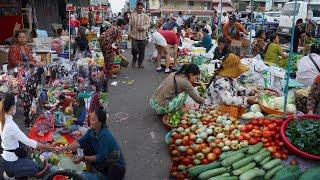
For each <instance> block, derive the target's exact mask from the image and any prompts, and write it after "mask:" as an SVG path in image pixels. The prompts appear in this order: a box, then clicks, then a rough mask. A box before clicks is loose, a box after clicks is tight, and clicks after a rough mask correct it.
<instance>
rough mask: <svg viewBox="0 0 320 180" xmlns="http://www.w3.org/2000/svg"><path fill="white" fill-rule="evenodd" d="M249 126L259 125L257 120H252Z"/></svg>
mask: <svg viewBox="0 0 320 180" xmlns="http://www.w3.org/2000/svg"><path fill="white" fill-rule="evenodd" d="M251 124H253V125H258V124H259V120H258V119H253V120H252V121H251Z"/></svg>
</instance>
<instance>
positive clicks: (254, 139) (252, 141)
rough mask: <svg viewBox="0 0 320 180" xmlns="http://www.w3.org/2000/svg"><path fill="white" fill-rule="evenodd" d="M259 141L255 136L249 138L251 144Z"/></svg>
mask: <svg viewBox="0 0 320 180" xmlns="http://www.w3.org/2000/svg"><path fill="white" fill-rule="evenodd" d="M257 143H258V141H257V139H256V138H254V137H251V138H250V139H249V144H251V145H252V144H257Z"/></svg>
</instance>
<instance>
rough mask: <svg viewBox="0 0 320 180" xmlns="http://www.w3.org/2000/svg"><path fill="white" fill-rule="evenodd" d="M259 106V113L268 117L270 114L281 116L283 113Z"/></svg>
mask: <svg viewBox="0 0 320 180" xmlns="http://www.w3.org/2000/svg"><path fill="white" fill-rule="evenodd" d="M259 105H260V108H261V111H262V112H264V113H266V114H268V115H271V114H275V115H283V112H281V111H278V110H276V109H272V108H270V107H267V106H264V105H262V104H261V103H259ZM292 114H293V113H289V112H288V113H287V115H292Z"/></svg>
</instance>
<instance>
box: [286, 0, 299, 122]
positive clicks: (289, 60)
mask: <svg viewBox="0 0 320 180" xmlns="http://www.w3.org/2000/svg"><path fill="white" fill-rule="evenodd" d="M296 10H297V0H295V1H294V11H293V12H296ZM295 21H296V14H294V16H293V19H292V27H291V41H290V54H289V59H288V64H287V77H286V86H285V88H284V94H285V97H284V108H283V117H285V116H286V114H287V102H288V92H289V79H290V71H291V60H292V51H293V39H294V29H295Z"/></svg>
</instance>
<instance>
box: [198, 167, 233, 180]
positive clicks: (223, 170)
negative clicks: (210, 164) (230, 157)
mask: <svg viewBox="0 0 320 180" xmlns="http://www.w3.org/2000/svg"><path fill="white" fill-rule="evenodd" d="M226 172H227V168H225V167H220V168H216V169H211V170H208V171H205V172H203V173H201V174H200V175H199V176H198V179H199V180H206V179H209V178H211V177H214V176H217V175H220V174H224V173H226Z"/></svg>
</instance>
